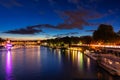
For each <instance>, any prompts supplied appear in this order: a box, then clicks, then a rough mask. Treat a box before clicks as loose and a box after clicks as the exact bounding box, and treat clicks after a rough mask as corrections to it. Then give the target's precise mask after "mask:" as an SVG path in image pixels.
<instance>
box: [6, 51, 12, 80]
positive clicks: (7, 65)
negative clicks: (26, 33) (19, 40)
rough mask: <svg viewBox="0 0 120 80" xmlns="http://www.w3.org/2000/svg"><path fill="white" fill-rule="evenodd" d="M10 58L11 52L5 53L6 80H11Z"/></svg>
mask: <svg viewBox="0 0 120 80" xmlns="http://www.w3.org/2000/svg"><path fill="white" fill-rule="evenodd" d="M11 76H12V56H11V51H7V53H6V80H12V79H11Z"/></svg>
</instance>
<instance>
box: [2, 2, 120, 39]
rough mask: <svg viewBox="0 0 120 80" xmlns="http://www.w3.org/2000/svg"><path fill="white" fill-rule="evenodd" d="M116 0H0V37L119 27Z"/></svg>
mask: <svg viewBox="0 0 120 80" xmlns="http://www.w3.org/2000/svg"><path fill="white" fill-rule="evenodd" d="M119 3H120V0H0V37H2V38H10V39H48V38H55V37H64V36H78V37H79V36H86V35H92V33H93V31H94V30H97V28H98V26H99V25H100V24H108V25H112V26H113V29H114V31H115V32H118V31H119V30H120V22H119V21H120V5H119Z"/></svg>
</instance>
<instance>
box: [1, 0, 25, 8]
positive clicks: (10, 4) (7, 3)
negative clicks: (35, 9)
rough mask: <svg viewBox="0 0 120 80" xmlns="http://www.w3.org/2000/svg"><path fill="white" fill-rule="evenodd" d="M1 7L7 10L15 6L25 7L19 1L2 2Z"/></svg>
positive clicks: (3, 0) (2, 0)
mask: <svg viewBox="0 0 120 80" xmlns="http://www.w3.org/2000/svg"><path fill="white" fill-rule="evenodd" d="M0 5H1V6H3V7H6V8H11V7H14V6H17V7H23V5H22V4H21V3H20V2H18V1H17V0H7V1H6V0H0Z"/></svg>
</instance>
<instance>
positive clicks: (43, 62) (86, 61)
mask: <svg viewBox="0 0 120 80" xmlns="http://www.w3.org/2000/svg"><path fill="white" fill-rule="evenodd" d="M0 59H2V62H0V74H1V75H0V80H5V79H6V80H82V79H83V80H85V79H87V80H90V79H91V80H92V79H93V80H117V79H118V80H119V79H120V78H115V77H113V76H111V75H109V74H108V73H107V72H105V71H104V70H103V69H101V68H100V67H98V66H97V64H96V62H95V61H93V60H91V59H90V58H88V57H87V56H85V55H84V54H83V53H82V52H81V51H70V50H67V51H62V50H60V49H51V48H46V47H35V48H21V49H16V50H12V51H8V52H6V51H2V52H1V54H0ZM4 64H5V65H4ZM3 69H5V73H4V70H3ZM105 76H106V77H105Z"/></svg>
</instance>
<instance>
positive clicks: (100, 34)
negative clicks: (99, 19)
mask: <svg viewBox="0 0 120 80" xmlns="http://www.w3.org/2000/svg"><path fill="white" fill-rule="evenodd" d="M93 38H94V40H95V41H103V42H111V41H114V40H115V39H116V38H117V34H116V33H115V32H114V30H113V27H112V26H111V25H105V24H101V25H100V26H99V27H98V29H97V30H96V31H94V33H93Z"/></svg>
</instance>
